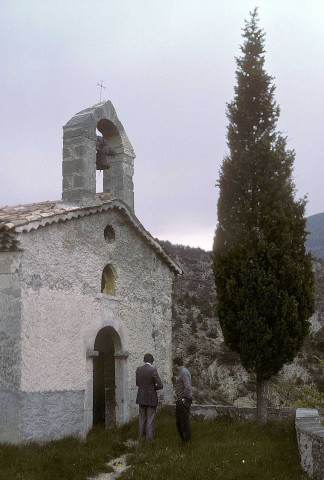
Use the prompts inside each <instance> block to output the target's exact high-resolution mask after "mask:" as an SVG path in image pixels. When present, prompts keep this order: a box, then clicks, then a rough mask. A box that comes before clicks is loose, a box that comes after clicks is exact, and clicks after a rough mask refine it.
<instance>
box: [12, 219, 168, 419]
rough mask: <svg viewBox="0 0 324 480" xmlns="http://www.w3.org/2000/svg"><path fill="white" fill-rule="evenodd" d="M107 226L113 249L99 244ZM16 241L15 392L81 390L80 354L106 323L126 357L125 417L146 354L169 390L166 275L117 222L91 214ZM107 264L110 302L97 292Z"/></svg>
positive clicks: (84, 374) (165, 269) (144, 246)
mask: <svg viewBox="0 0 324 480" xmlns="http://www.w3.org/2000/svg"><path fill="white" fill-rule="evenodd" d="M108 224H109V225H112V226H113V228H114V229H115V234H116V238H115V243H113V244H109V243H107V242H106V241H105V239H104V234H103V232H104V229H105V227H106V226H107V225H108ZM21 241H22V248H23V249H24V254H23V260H22V280H23V283H22V285H25V286H24V287H23V291H22V305H23V307H22V358H23V363H22V389H23V390H24V391H29V392H32V391H56V390H65V389H66V390H81V389H84V388H85V382H86V381H87V378H89V376H88V372H87V368H88V370H89V365H88V366H87V361H86V349H87V348H93V347H94V340H95V337H96V334H97V333H98V331H99V330H100V329H101V328H102V327H103V326H106V325H112V326H113V327H114V328H115V329H116V330H117V331H118V333H119V335H120V337H121V339H122V348H123V349H124V350H127V351H129V353H130V355H129V357H128V360H127V364H128V372H129V379H128V387H129V388H130V394H131V405H130V409H131V413H134V412H135V410H134V408H135V405H133V403H132V402H134V395H135V390H136V388H135V370H136V367H137V366H138V365H140V364H141V363H142V360H143V354H144V353H146V352H147V351H151V352H152V353H153V355H154V356H155V357H156V366H157V367H158V369H159V372H160V374H161V377H162V378H163V381H164V382H165V383H166V384H168V385H169V388H168V386H167V388H166V391H170V386H171V375H172V372H171V361H170V360H171V358H170V355H171V290H172V280H173V273H172V272H171V271H170V269H169V268H168V267H167V266H166V265H165V264H164V263H163V262H162V261H161V260H160V259H159V258H157V257H156V254H155V253H154V252H153V251H152V249H151V248H150V247H149V246H148V245H147V244H146V243H145V242H144V241H143V240H142V238H140V237H139V235H138V234H137V233H135V231H134V230H133V229H132V228H131V226H130V225H129V224H128V223H127V222H126V220H125V218H124V216H123V215H122V214H121V213H119V212H117V211H109V212H105V213H102V214H97V215H92V216H89V217H84V218H82V219H78V220H73V221H69V222H66V223H61V224H55V225H52V226H50V227H44V228H39V229H38V230H35V231H31V232H29V233H28V234H22V235H21ZM108 263H109V264H112V265H113V267H114V268H115V270H116V278H117V280H116V291H117V295H116V297H115V298H113V297H109V296H107V295H105V294H101V293H100V287H101V274H102V270H103V268H104V267H105V265H106V264H108ZM170 400H171V399H170V398H168V399H167V401H170Z"/></svg>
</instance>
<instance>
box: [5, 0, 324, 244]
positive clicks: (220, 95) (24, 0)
mask: <svg viewBox="0 0 324 480" xmlns="http://www.w3.org/2000/svg"><path fill="white" fill-rule="evenodd" d="M255 6H258V7H259V16H260V26H261V27H262V28H263V29H264V30H265V32H266V70H267V72H268V73H269V74H270V75H272V76H274V77H275V82H274V83H275V85H276V87H277V89H276V93H275V97H276V100H277V102H278V103H279V105H280V107H281V115H280V121H279V125H278V128H279V129H280V130H281V131H283V132H284V133H285V134H286V135H287V136H288V138H289V143H288V146H289V148H293V149H295V151H296V160H295V171H294V178H295V184H296V187H297V196H298V197H301V196H304V195H306V194H308V205H307V215H312V214H314V213H318V212H322V211H324V188H323V184H324V178H323V177H324V161H323V160H324V159H323V136H324V125H323V123H324V122H323V112H324V94H323V85H324V49H323V46H324V1H323V0H312V1H309V0H284V1H283V0H258V1H257V0H253V1H252V0H222V1H219V0H55V1H53V0H40V1H36V0H20V1H18V0H0V65H1V74H0V112H1V116H0V136H1V150H0V152H1V153H0V155H1V159H0V179H1V190H0V205H1V206H3V205H15V204H19V203H30V202H37V201H42V200H58V199H60V198H61V160H62V126H63V125H64V124H65V123H66V122H67V121H68V120H69V119H70V118H71V117H73V116H74V114H75V113H77V112H79V111H80V110H83V109H85V108H87V107H89V106H92V105H93V104H95V103H97V102H98V101H99V87H98V86H97V82H100V81H101V80H103V83H104V85H105V86H106V89H105V90H104V93H103V99H104V100H111V101H112V103H113V105H114V107H115V109H116V111H117V115H118V117H119V119H120V121H121V122H122V124H123V125H124V127H125V130H126V132H127V135H128V137H129V139H130V141H131V143H132V145H133V147H134V149H135V153H136V159H135V175H134V183H135V212H136V215H137V216H138V218H139V219H140V221H141V222H142V223H143V225H144V226H145V228H146V229H148V230H149V231H150V233H151V234H152V235H153V236H154V237H158V238H160V239H168V240H170V241H172V242H173V243H180V244H185V245H192V246H200V247H202V248H204V249H211V247H212V240H213V233H214V229H215V226H216V223H217V211H216V205H217V196H218V190H217V188H216V187H215V181H216V179H217V176H218V172H219V168H220V165H221V162H222V159H223V157H224V155H225V154H226V152H227V145H226V125H227V120H226V116H225V110H226V102H229V101H231V100H232V98H233V88H234V85H235V68H236V64H235V59H234V57H235V56H238V55H239V54H240V51H239V45H240V44H241V43H242V37H241V33H242V31H241V29H242V28H243V27H244V19H246V18H248V16H249V11H251V10H252V9H253V8H254V7H255Z"/></svg>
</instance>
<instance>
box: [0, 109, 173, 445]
mask: <svg viewBox="0 0 324 480" xmlns="http://www.w3.org/2000/svg"><path fill="white" fill-rule="evenodd" d="M63 132H64V134H63V162H62V172H63V189H62V190H63V192H62V199H61V200H60V201H58V202H41V203H33V204H28V205H18V206H14V207H3V208H0V406H1V408H0V442H10V443H19V442H21V441H25V440H53V439H59V438H61V437H64V436H66V435H71V434H76V435H80V436H85V435H86V434H87V432H88V431H89V429H90V428H91V427H92V425H93V424H97V423H104V424H105V425H106V427H109V426H113V425H115V424H117V425H120V424H122V423H124V422H127V421H128V420H129V419H131V418H132V417H134V416H135V415H136V414H137V406H136V405H135V396H136V391H137V388H136V385H135V370H136V367H137V366H138V365H141V364H142V361H143V355H144V353H146V352H152V353H153V355H154V357H155V365H156V366H157V367H158V370H159V373H160V376H161V378H162V381H163V383H164V388H163V390H161V394H160V397H161V400H162V401H163V402H164V403H171V402H172V398H173V395H172V381H171V378H172V360H171V351H172V349H171V293H172V283H173V279H174V276H175V275H177V274H181V273H182V271H181V268H180V267H179V266H178V265H177V263H176V262H175V261H174V260H173V259H172V258H171V256H170V255H169V254H168V253H167V252H166V251H165V250H164V248H163V247H162V246H161V245H160V244H159V243H158V241H157V240H156V239H154V238H153V237H152V236H151V235H150V234H149V232H147V231H146V230H145V228H144V227H143V225H142V224H141V223H140V222H139V220H138V219H137V218H136V216H135V213H134V191H133V180H132V177H133V170H134V158H135V154H134V150H133V148H132V145H131V143H130V141H129V140H128V138H127V135H126V133H125V130H124V128H123V126H122V124H121V122H120V121H119V119H118V117H117V115H116V111H115V109H114V107H113V105H112V104H111V102H110V101H108V102H103V103H99V104H97V105H94V106H93V107H91V108H87V109H86V110H83V111H81V112H79V113H77V114H76V115H75V116H74V117H73V118H72V119H71V120H70V121H69V122H68V123H67V124H66V125H65V126H64V127H63ZM98 134H99V135H98ZM102 146H103V147H102ZM98 162H99V166H98ZM100 162H101V163H100ZM96 163H97V166H96ZM97 168H100V169H101V168H102V169H103V174H102V176H103V191H102V193H97V192H96V171H97Z"/></svg>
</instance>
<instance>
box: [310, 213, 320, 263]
mask: <svg viewBox="0 0 324 480" xmlns="http://www.w3.org/2000/svg"><path fill="white" fill-rule="evenodd" d="M307 230H308V232H310V235H308V237H307V240H306V248H307V249H308V250H311V251H312V252H313V253H314V255H315V257H317V258H324V213H317V214H316V215H311V216H310V217H308V218H307Z"/></svg>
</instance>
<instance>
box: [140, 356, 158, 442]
mask: <svg viewBox="0 0 324 480" xmlns="http://www.w3.org/2000/svg"><path fill="white" fill-rule="evenodd" d="M144 362H145V363H144V365H143V366H142V367H138V368H137V369H136V385H137V386H138V392H137V397H136V403H137V404H138V405H139V417H138V426H139V428H138V437H139V439H140V440H143V439H145V438H154V434H155V419H156V407H157V405H158V397H157V393H156V390H161V388H163V384H162V382H161V379H160V377H159V374H158V372H157V369H156V368H155V367H153V366H152V363H153V362H154V358H153V355H151V354H150V353H146V354H145V355H144Z"/></svg>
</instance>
